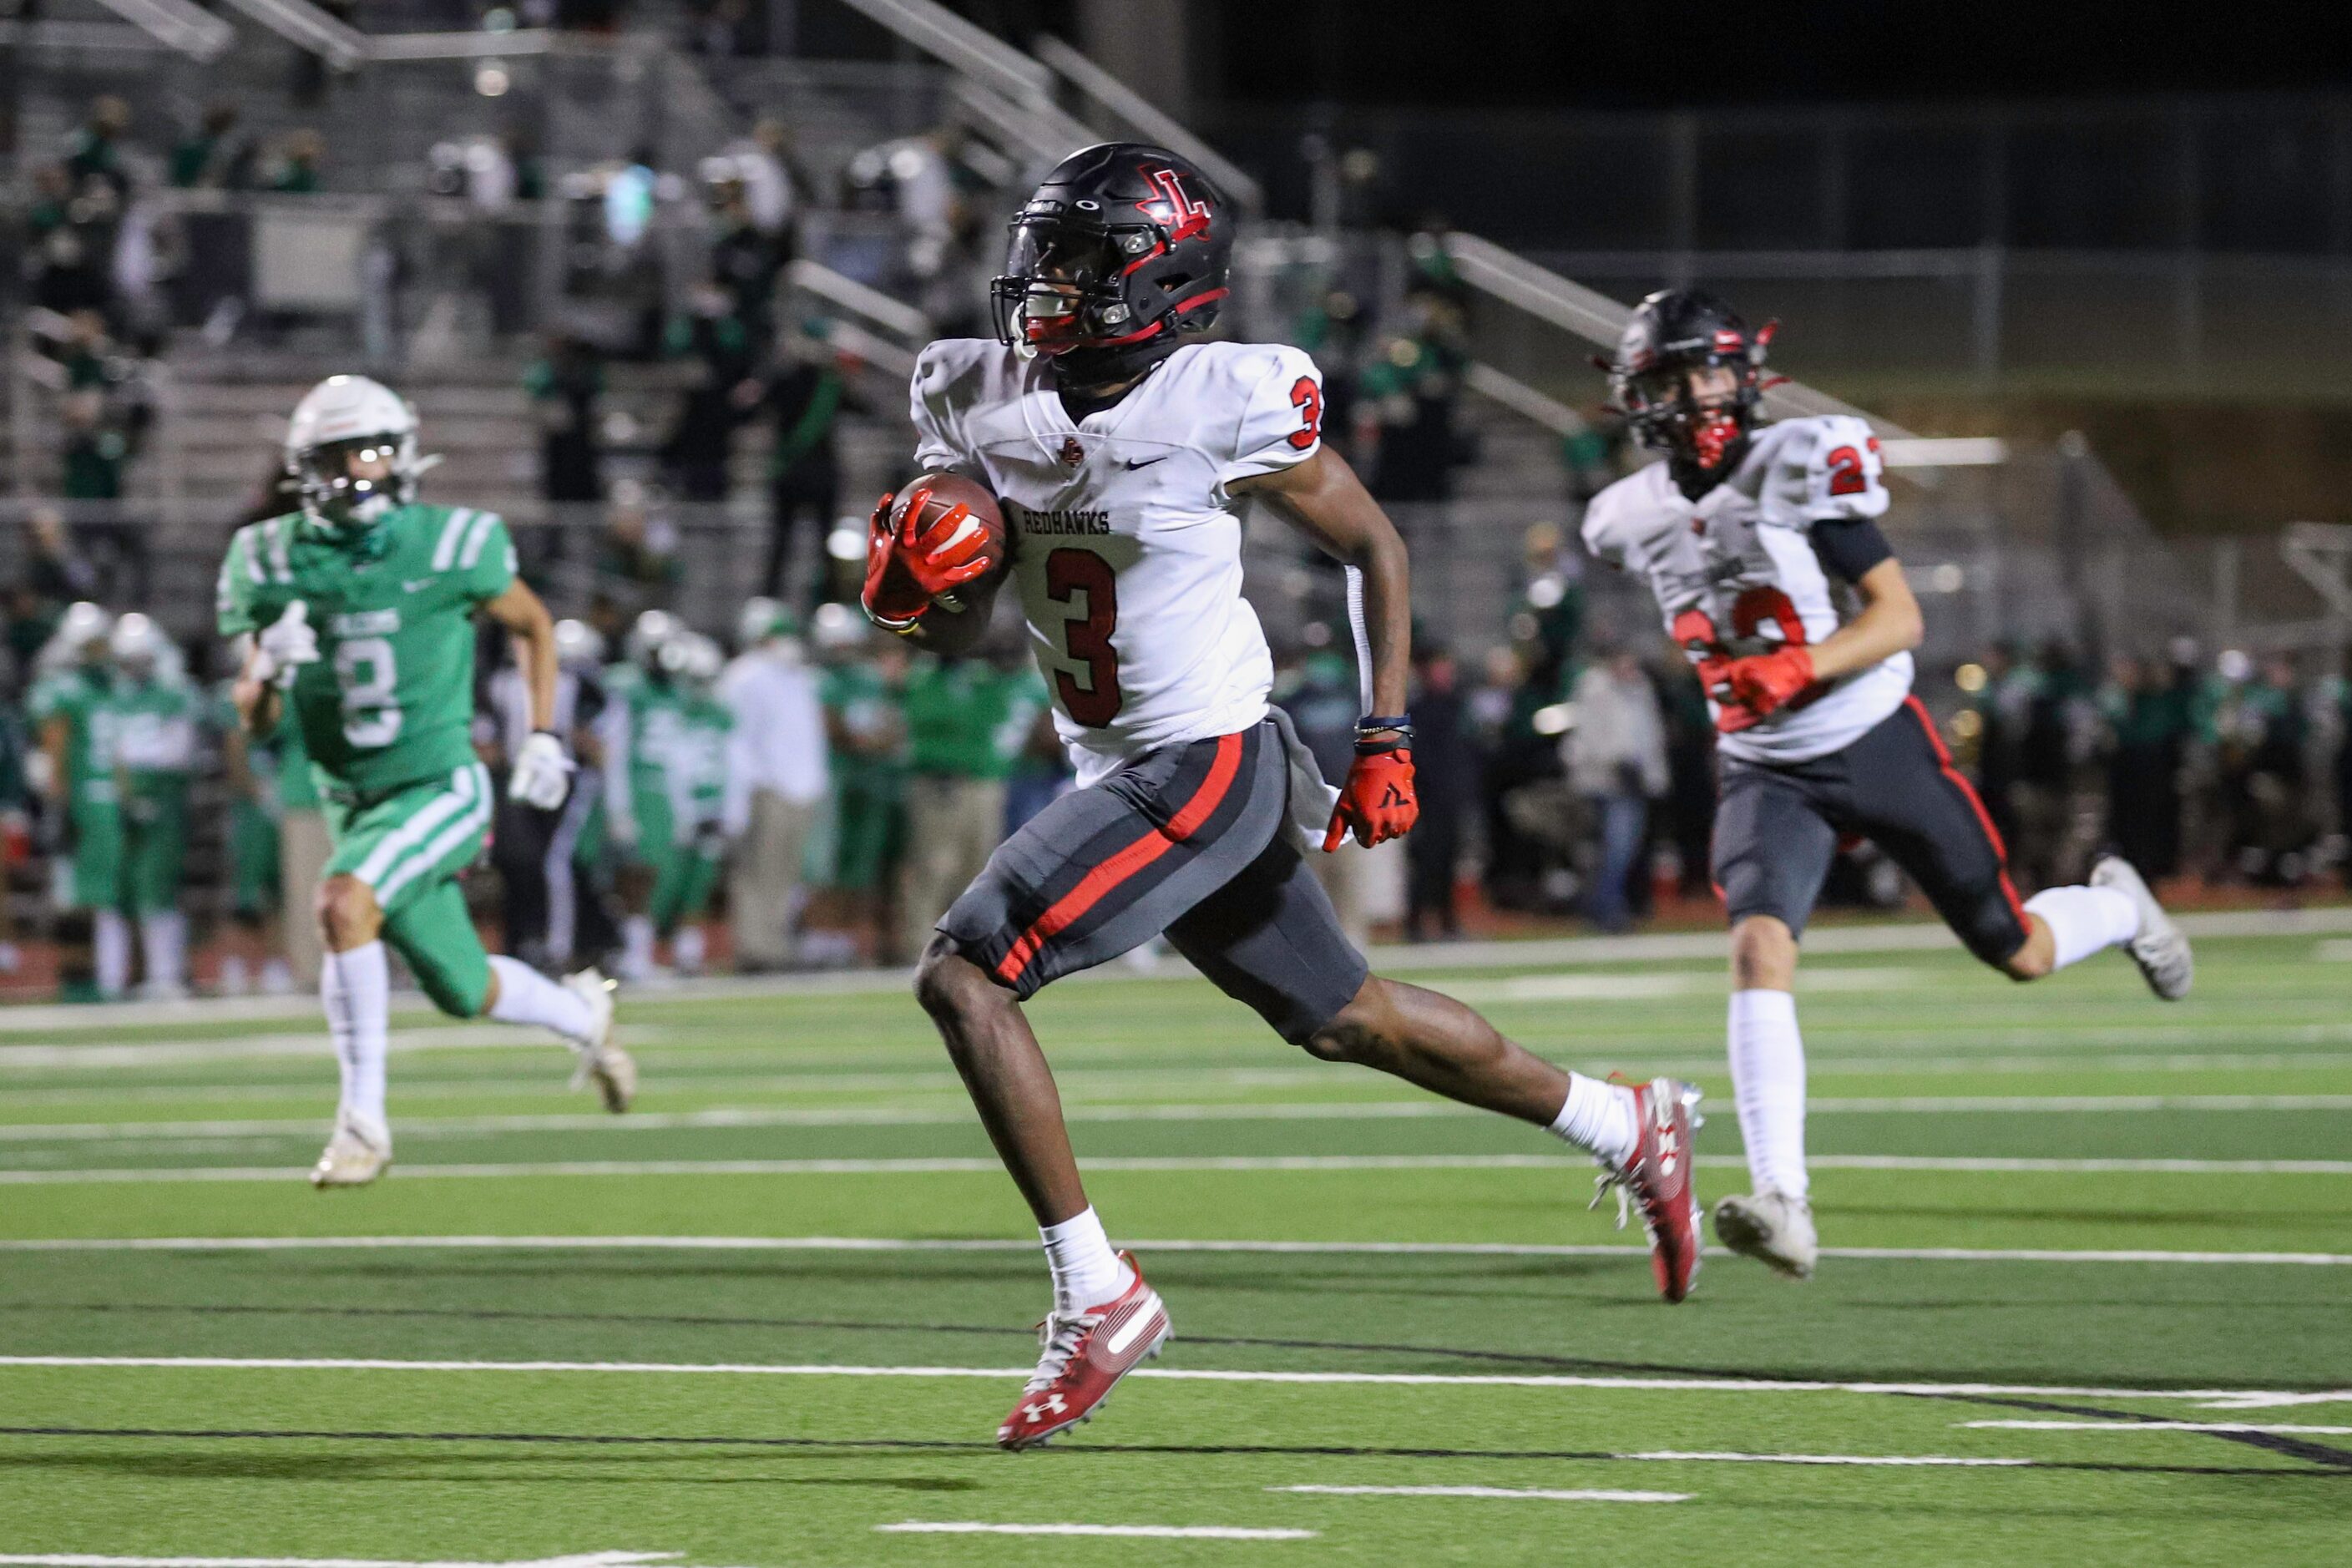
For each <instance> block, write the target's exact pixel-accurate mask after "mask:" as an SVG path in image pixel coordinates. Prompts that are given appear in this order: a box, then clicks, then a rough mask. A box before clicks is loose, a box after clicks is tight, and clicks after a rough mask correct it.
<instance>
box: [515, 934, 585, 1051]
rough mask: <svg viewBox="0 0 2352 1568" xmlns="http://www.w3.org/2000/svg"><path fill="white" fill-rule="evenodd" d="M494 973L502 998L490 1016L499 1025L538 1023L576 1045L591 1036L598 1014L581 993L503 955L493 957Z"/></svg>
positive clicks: (517, 960)
mask: <svg viewBox="0 0 2352 1568" xmlns="http://www.w3.org/2000/svg"><path fill="white" fill-rule="evenodd" d="M490 973H493V974H495V975H497V976H498V977H499V999H498V1000H497V1001H495V1002H493V1003H491V1004H490V1016H491V1017H493V1018H495V1019H497V1020H498V1021H499V1023H501V1024H535V1025H537V1026H539V1027H541V1028H542V1029H552V1030H554V1031H555V1032H556V1033H557V1034H559V1035H562V1037H564V1038H565V1039H567V1040H571V1041H573V1042H575V1043H576V1042H578V1041H581V1040H584V1039H586V1038H587V1037H588V1031H589V1030H590V1029H591V1028H592V1027H593V1026H594V1025H595V1021H596V1020H595V1015H594V1014H593V1013H592V1012H590V1011H589V1008H588V999H587V998H586V997H584V996H583V995H581V994H579V993H578V992H576V991H571V990H567V989H565V988H564V987H563V986H561V985H558V984H556V983H555V982H554V981H552V980H550V979H549V978H548V977H547V976H546V975H544V974H541V973H540V972H539V971H538V970H536V969H533V968H532V967H531V966H530V964H528V963H524V962H523V961H522V960H520V959H519V958H509V957H508V956H507V955H506V954H505V953H502V952H494V953H492V954H490Z"/></svg>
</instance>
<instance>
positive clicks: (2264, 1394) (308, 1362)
mask: <svg viewBox="0 0 2352 1568" xmlns="http://www.w3.org/2000/svg"><path fill="white" fill-rule="evenodd" d="M6 1367H35V1368H39V1367H89V1368H120V1369H124V1370H166V1371H199V1372H403V1373H426V1372H430V1373H619V1374H646V1373H649V1374H653V1375H657V1376H668V1377H697V1376H699V1377H712V1376H716V1377H878V1378H987V1379H991V1380H1003V1379H1014V1380H1018V1379H1021V1378H1025V1377H1027V1376H1028V1375H1029V1374H1030V1373H1032V1372H1033V1371H1034V1370H1035V1369H1034V1367H1028V1366H1013V1367H988V1366H861V1365H833V1364H824V1363H770V1362H601V1361H404V1360H396V1359H393V1358H389V1357H368V1356H73V1355H13V1356H0V1368H6ZM1128 1376H1129V1377H1134V1378H1146V1379H1150V1380H1151V1381H1153V1382H1161V1383H1218V1384H1282V1385H1301V1384H1328V1385H1335V1386H1336V1385H1346V1386H1372V1387H1387V1388H1582V1389H1600V1388H1608V1389H1630V1390H1633V1391H1636V1392H1640V1393H1648V1394H1924V1395H1930V1396H1939V1395H1962V1394H1986V1395H1995V1394H2013V1395H2018V1396H2021V1397H2052V1396H2055V1397H2068V1398H2077V1399H2084V1398H2088V1399H2163V1400H2188V1401H2190V1402H2196V1403H2202V1402H2208V1401H2211V1402H2221V1401H2239V1400H2256V1401H2260V1400H2269V1399H2274V1398H2280V1397H2286V1398H2293V1399H2299V1400H2305V1401H2319V1400H2332V1401H2336V1402H2352V1389H2344V1390H2339V1391H2336V1392H2333V1393H2327V1394H2309V1393H2304V1392H2301V1391H2286V1390H2267V1389H2211V1388H2200V1389H2179V1388H2077V1387H2051V1386H2044V1385H2040V1384H2000V1383H1866V1382H1853V1383H1838V1382H1823V1381H1815V1380H1811V1379H1803V1378H1728V1377H1617V1376H1580V1375H1573V1374H1569V1373H1417V1372H1227V1371H1208V1370H1202V1369H1198V1368H1191V1367H1139V1368H1137V1369H1136V1370H1135V1371H1133V1372H1130V1373H1128ZM1618 1457H1619V1458H1635V1459H1667V1458H1691V1459H1702V1458H1726V1459H1745V1458H1751V1456H1747V1455H1721V1456H1717V1455H1710V1454H1681V1453H1672V1452H1667V1451H1664V1450H1661V1451H1658V1452H1655V1453H1644V1454H1626V1455H1620V1456H1618ZM1754 1458H1757V1459H1758V1462H1762V1461H1763V1460H1764V1459H1769V1458H1772V1456H1769V1455H1766V1456H1759V1457H1754ZM1857 1462H1860V1461H1857Z"/></svg>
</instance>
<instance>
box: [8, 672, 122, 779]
mask: <svg viewBox="0 0 2352 1568" xmlns="http://www.w3.org/2000/svg"><path fill="white" fill-rule="evenodd" d="M113 695H114V683H113V681H112V680H111V679H110V678H109V676H108V674H107V672H106V671H105V670H103V669H92V668H88V667H86V666H78V667H75V668H68V669H61V670H58V671H57V672H56V673H55V674H53V675H47V676H44V677H43V678H42V679H40V680H38V681H37V682H36V683H35V684H34V687H33V689H32V691H31V693H30V694H29V695H28V696H26V699H25V710H26V713H27V714H28V715H30V717H31V719H32V721H33V731H34V740H35V743H36V744H38V743H39V735H40V731H43V730H46V729H47V728H48V725H49V721H51V720H53V719H60V718H61V719H63V720H65V721H66V798H67V799H68V800H70V801H72V802H73V803H74V804H75V805H113V804H114V803H115V788H114V737H115V723H116V720H115V713H114V708H113V702H112V698H113Z"/></svg>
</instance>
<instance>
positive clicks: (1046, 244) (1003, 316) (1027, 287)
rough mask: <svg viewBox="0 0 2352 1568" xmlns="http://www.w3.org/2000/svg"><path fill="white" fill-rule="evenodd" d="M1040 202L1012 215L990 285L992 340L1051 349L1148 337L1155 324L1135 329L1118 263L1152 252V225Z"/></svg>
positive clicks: (1038, 350) (1046, 351)
mask: <svg viewBox="0 0 2352 1568" xmlns="http://www.w3.org/2000/svg"><path fill="white" fill-rule="evenodd" d="M1042 205H1045V204H1043V203H1036V204H1032V210H1030V211H1027V212H1024V213H1023V214H1022V215H1021V216H1019V217H1016V218H1014V219H1013V244H1012V247H1011V250H1010V252H1009V254H1008V255H1007V256H1006V258H1005V263H1004V268H1005V270H1004V275H1003V277H1000V278H997V279H994V280H993V281H992V283H991V284H990V286H989V295H990V301H991V303H992V305H993V307H994V310H995V316H996V336H997V340H998V341H999V342H1006V343H1012V344H1013V345H1015V346H1021V347H1027V348H1029V349H1032V350H1034V351H1035V352H1036V353H1042V354H1049V355H1052V354H1060V353H1066V352H1067V351H1069V350H1071V349H1076V348H1106V347H1111V346H1115V345H1117V344H1118V343H1120V342H1132V341H1137V340H1138V339H1139V337H1142V336H1148V335H1149V334H1150V331H1151V330H1152V329H1153V328H1155V327H1156V326H1157V325H1158V322H1157V321H1148V322H1144V323H1141V324H1140V327H1139V323H1138V322H1137V321H1135V320H1134V319H1133V318H1134V314H1135V312H1134V310H1133V309H1132V308H1131V307H1130V306H1129V304H1128V301H1127V290H1126V287H1125V281H1126V280H1125V277H1124V274H1123V270H1122V269H1123V268H1125V267H1126V266H1127V261H1128V258H1129V256H1130V255H1134V256H1144V255H1149V254H1150V252H1151V249H1152V246H1153V244H1154V237H1153V234H1152V228H1153V226H1151V225H1150V224H1128V225H1121V226H1119V227H1118V228H1117V229H1113V228H1112V227H1110V226H1108V224H1106V223H1104V222H1103V221H1102V218H1101V216H1100V214H1098V213H1097V214H1087V213H1082V212H1078V211H1076V209H1075V208H1073V209H1070V210H1066V211H1062V212H1058V213H1056V212H1039V211H1036V210H1035V208H1036V207H1038V206H1042ZM1054 205H1060V204H1058V203H1057V204H1054Z"/></svg>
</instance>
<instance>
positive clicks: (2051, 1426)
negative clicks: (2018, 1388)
mask: <svg viewBox="0 0 2352 1568" xmlns="http://www.w3.org/2000/svg"><path fill="white" fill-rule="evenodd" d="M1953 1425H1954V1426H1965V1427H1969V1428H1972V1429H1977V1430H1981V1431H2001V1432H2300V1433H2303V1434H2305V1435H2306V1436H2315V1437H2341V1436H2346V1435H2347V1434H2352V1426H2255V1425H2253V1424H2252V1423H2250V1422H2245V1421H1958V1422H1955V1423H1953Z"/></svg>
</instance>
